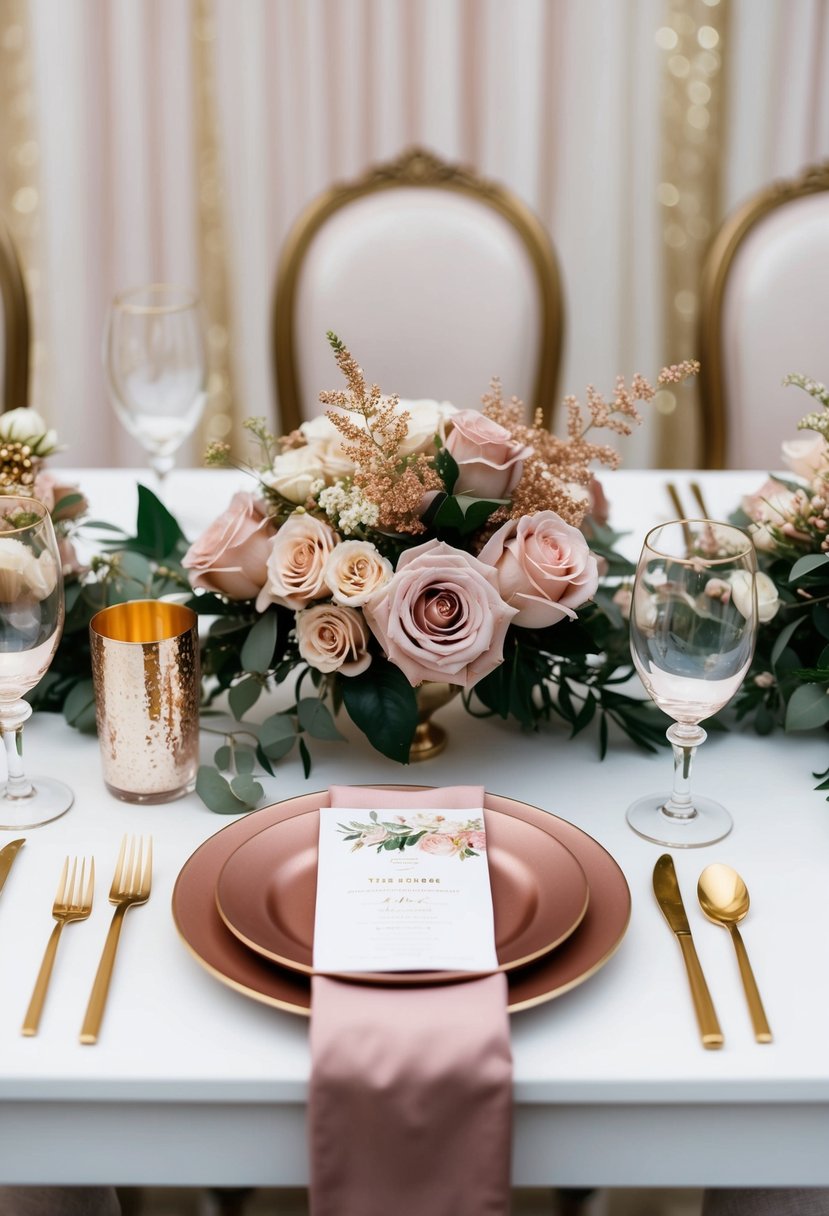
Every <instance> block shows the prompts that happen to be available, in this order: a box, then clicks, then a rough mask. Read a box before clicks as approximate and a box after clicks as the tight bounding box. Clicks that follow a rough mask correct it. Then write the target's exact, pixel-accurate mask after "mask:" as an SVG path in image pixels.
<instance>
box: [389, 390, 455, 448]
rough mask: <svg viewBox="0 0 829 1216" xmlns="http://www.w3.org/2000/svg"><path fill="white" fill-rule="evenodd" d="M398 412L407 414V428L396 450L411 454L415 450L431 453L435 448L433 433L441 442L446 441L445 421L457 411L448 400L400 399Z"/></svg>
mask: <svg viewBox="0 0 829 1216" xmlns="http://www.w3.org/2000/svg"><path fill="white" fill-rule="evenodd" d="M397 410H398V413H401V414H402V413H406V414H408V416H409V417H408V429H407V432H406V438H405V439H404V440H403V442H402V443H401V445H400V447H399V448H398V451H399V453H400V455H401V456H412V455H414V454H415V453H416V452H427V453H432V452H434V450H435V435H438V436H439V437H440V440H441V442H442V443H445V442H446V430H447V426H446V424H447V422H451V420H452V419H453V418H454V417H455V415H456V414H457V413H458V410H457V408H456V407H455V406H454V405H452V403H451V402H449V401H430V400H428V399H423V400H422V401H406V400H401V401H399V402H398V405H397Z"/></svg>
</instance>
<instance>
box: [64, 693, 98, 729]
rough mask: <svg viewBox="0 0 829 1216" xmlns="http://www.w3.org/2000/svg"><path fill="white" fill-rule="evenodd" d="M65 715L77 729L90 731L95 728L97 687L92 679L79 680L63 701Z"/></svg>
mask: <svg viewBox="0 0 829 1216" xmlns="http://www.w3.org/2000/svg"><path fill="white" fill-rule="evenodd" d="M63 716H64V718H65V719H66V721H67V722H68V723H69V725H70V726H74V727H75V729H76V730H79V731H82V732H84V733H89V732H91V731H94V729H95V688H94V686H93V684H92V681H91V680H79V681H78V683H77V684H75V686H74V687H73V688H72V689H71V690H70V692H69V693H68V695H67V697H66V700H65V701H64V703H63Z"/></svg>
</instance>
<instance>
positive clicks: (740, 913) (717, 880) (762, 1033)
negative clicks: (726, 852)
mask: <svg viewBox="0 0 829 1216" xmlns="http://www.w3.org/2000/svg"><path fill="white" fill-rule="evenodd" d="M697 898H698V899H699V903H700V907H701V908H702V910H703V912H704V913H705V915H706V916H707V917H708V919H709V920H711V921H713V922H714V924H715V925H723V926H724V928H726V929H727V930H728V931H729V933H730V934H731V940H732V941H733V943H734V949H735V950H736V951H737V962H738V963H739V965H740V975H741V977H742V981H743V988H744V989H745V994H746V1000H747V1001H748V1008H749V1011H750V1013H751V1022H752V1025H753V1026H754V1037H755V1039H756V1040H757V1042H758V1043H770V1042H771V1030H770V1028H769V1024H768V1020H767V1018H766V1012H765V1010H764V1009H763V1002H762V1001H761V1000H760V992H759V990H758V988H757V981H756V980H755V978H754V972H753V971H752V970H751V964H750V963H749V961H748V954H747V953H746V948H745V946H744V944H743V939H742V937H741V936H740V930H739V929H738V928H737V922H738V921H741V920H742V919H743V917H744V916H745V914H746V912H748V906H749V898H748V888H747V887H746V884H745V883H744V882H743V880H742V878H740V875H739V874H738V873H737V871H736V870H732V869H731V866H724V865H721V864H720V863H719V862H715V863H714V865H710V866H707V867H706V868H705V869H704V870H703V871H702V873H701V874H700V876H699V882H698V883H697Z"/></svg>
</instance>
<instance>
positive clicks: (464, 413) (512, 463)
mask: <svg viewBox="0 0 829 1216" xmlns="http://www.w3.org/2000/svg"><path fill="white" fill-rule="evenodd" d="M450 421H451V423H452V430H451V432H450V434H449V438H448V439H447V440H446V450H447V452H449V453H451V455H452V456H453V457H454V459H455V461H456V463H457V465H458V469H459V470H460V472H459V473H458V480H457V482H456V483H455V493H456V494H472V495H474V496H475V497H476V498H509V496H510V494H511V493H512V491H513V490H514V489H515V487H516V486H517V485H518V483H519V481H520V480H521V474H522V473H523V471H524V461H525V460H526V459H527V457H528V456H531V455H532V448H530V447H525V446H524V444H521V443H518V441H517V440H515V439H513V437H512V435H511V434H510V433H509V431H508V430H506V429H505V428H504V427H502V426H499V425H498V423H497V422H493V421H492V419H491V418H487V416H486V414H481V413H479V412H478V410H460V411H459V412H458V413H457V414H453V415H452V418H451V420H450Z"/></svg>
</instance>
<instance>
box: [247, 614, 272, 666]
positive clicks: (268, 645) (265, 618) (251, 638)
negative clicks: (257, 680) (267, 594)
mask: <svg viewBox="0 0 829 1216" xmlns="http://www.w3.org/2000/svg"><path fill="white" fill-rule="evenodd" d="M276 632H277V618H276V613H275V612H271V611H270V610H268V611H267V612H265V613H263V615H262V616H260V618H259V620H258V621H257V622H256V624H255V625H254V626H253V628H252V629H251V631H250V633H249V634H248V636H247V637H246V638H245V644H244V646H243V647H242V653H241V656H240V657H241V660H242V666H243V667H244V669H245V671H256V672H266V671H267V670H268V669H269V667H270V665H271V660H272V659H273V652H274V648H275V647H276Z"/></svg>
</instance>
